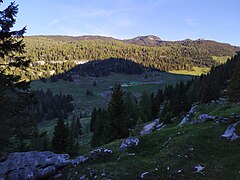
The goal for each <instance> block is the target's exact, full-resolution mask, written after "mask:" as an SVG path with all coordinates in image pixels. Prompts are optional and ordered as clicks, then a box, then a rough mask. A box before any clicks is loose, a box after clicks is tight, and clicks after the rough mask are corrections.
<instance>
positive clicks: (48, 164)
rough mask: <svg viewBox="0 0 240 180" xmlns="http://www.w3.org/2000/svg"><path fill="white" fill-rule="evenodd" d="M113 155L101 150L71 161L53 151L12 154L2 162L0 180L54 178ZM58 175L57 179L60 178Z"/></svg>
mask: <svg viewBox="0 0 240 180" xmlns="http://www.w3.org/2000/svg"><path fill="white" fill-rule="evenodd" d="M110 154H112V151H111V150H109V149H105V148H99V149H96V150H93V151H91V152H90V155H88V156H79V157H77V158H75V159H73V160H70V159H69V158H70V156H69V155H68V154H55V153H53V152H51V151H43V152H38V151H30V152H16V153H11V154H9V155H8V156H7V157H6V160H5V161H4V162H0V180H2V179H10V180H18V179H28V180H33V179H46V178H48V177H53V176H54V175H56V174H57V173H58V170H59V169H61V168H63V167H65V166H67V165H73V166H77V165H78V164H83V163H85V162H87V161H89V160H97V159H100V158H103V157H106V156H108V155H110ZM60 175H61V174H57V175H56V176H55V177H58V176H60Z"/></svg>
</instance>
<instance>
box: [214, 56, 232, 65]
mask: <svg viewBox="0 0 240 180" xmlns="http://www.w3.org/2000/svg"><path fill="white" fill-rule="evenodd" d="M212 58H213V60H215V61H217V62H218V63H221V64H223V63H225V62H227V60H228V59H230V58H231V57H230V56H212Z"/></svg>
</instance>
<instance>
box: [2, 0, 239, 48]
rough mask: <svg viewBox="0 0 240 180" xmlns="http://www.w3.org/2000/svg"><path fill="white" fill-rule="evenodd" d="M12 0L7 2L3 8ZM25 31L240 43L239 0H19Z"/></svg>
mask: <svg viewBox="0 0 240 180" xmlns="http://www.w3.org/2000/svg"><path fill="white" fill-rule="evenodd" d="M10 2H11V1H10V0H5V2H4V4H3V5H1V7H0V9H3V8H4V7H5V6H6V5H7V4H9V3H10ZM15 2H16V3H17V4H19V13H18V15H17V23H16V25H15V28H16V29H19V28H22V27H23V26H25V25H26V26H27V33H26V35H70V36H80V35H103V36H111V37H114V38H119V39H128V38H133V37H136V36H140V35H156V36H158V37H160V38H161V39H162V40H173V41H175V40H183V39H188V38H189V39H199V38H202V39H210V40H216V41H219V42H226V43H230V44H232V45H237V46H240V13H239V7H240V0H15Z"/></svg>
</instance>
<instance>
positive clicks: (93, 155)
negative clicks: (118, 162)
mask: <svg viewBox="0 0 240 180" xmlns="http://www.w3.org/2000/svg"><path fill="white" fill-rule="evenodd" d="M112 153H113V152H112V150H110V149H105V148H99V149H95V150H93V151H91V152H90V155H89V157H88V158H89V159H92V160H98V159H101V158H103V157H106V156H109V155H111V154H112Z"/></svg>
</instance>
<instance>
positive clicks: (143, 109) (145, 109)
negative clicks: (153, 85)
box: [139, 91, 152, 122]
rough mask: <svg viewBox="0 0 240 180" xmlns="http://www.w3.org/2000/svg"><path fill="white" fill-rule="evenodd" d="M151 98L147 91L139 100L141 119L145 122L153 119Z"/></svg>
mask: <svg viewBox="0 0 240 180" xmlns="http://www.w3.org/2000/svg"><path fill="white" fill-rule="evenodd" d="M151 106H152V104H151V99H150V97H149V95H148V93H147V92H146V91H144V92H143V93H142V96H141V100H140V102H139V113H140V116H141V119H142V120H143V121H144V122H148V121H151V120H152V115H151Z"/></svg>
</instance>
